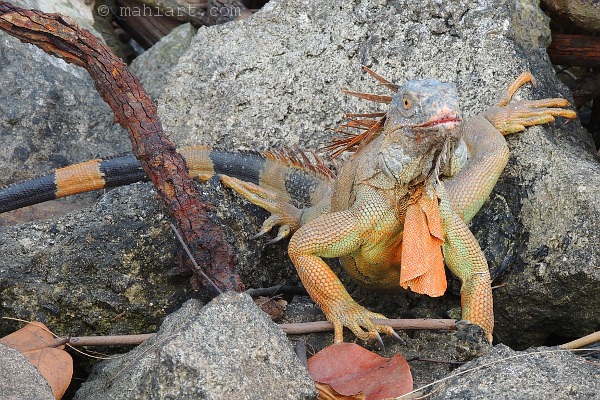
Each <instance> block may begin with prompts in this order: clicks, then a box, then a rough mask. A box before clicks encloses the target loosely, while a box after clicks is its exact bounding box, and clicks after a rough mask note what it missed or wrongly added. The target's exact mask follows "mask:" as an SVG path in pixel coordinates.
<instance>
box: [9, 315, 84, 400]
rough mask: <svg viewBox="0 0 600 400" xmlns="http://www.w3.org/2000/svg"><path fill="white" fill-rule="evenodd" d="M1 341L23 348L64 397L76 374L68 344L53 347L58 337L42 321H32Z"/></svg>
mask: <svg viewBox="0 0 600 400" xmlns="http://www.w3.org/2000/svg"><path fill="white" fill-rule="evenodd" d="M0 343H3V344H5V345H7V346H10V347H12V348H13V349H15V350H17V351H19V352H20V353H21V354H23V355H24V356H25V357H27V359H28V360H29V361H30V362H31V363H32V364H33V365H35V367H36V368H37V369H38V370H39V371H40V373H41V374H42V376H43V377H44V378H46V380H47V381H48V383H49V384H50V387H51V388H52V393H53V394H54V397H55V398H56V399H57V400H58V399H60V398H62V396H63V395H64V394H65V391H66V390H67V388H68V387H69V384H70V383H71V377H72V376H73V359H72V358H71V356H70V355H69V353H67V352H66V351H65V350H63V349H64V348H65V346H59V347H49V346H52V344H53V343H54V336H53V335H52V334H51V333H50V332H49V331H48V328H46V326H45V325H44V324H42V323H40V322H35V323H29V324H27V325H25V326H24V327H23V328H21V329H19V330H18V331H16V332H13V333H11V334H10V335H8V336H5V337H3V338H0Z"/></svg>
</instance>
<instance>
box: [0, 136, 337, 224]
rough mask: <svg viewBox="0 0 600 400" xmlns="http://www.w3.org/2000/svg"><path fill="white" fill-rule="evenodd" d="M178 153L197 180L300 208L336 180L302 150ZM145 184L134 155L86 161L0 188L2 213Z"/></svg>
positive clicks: (195, 149) (202, 149)
mask: <svg viewBox="0 0 600 400" xmlns="http://www.w3.org/2000/svg"><path fill="white" fill-rule="evenodd" d="M178 151H179V152H180V153H181V154H182V155H183V157H184V158H185V160H186V163H187V165H188V168H189V172H190V175H191V176H192V177H193V178H195V179H200V180H206V179H209V178H210V177H212V176H215V175H221V174H222V175H229V176H233V177H236V178H238V179H240V180H243V181H246V182H251V183H254V184H256V185H259V186H261V187H264V188H267V189H270V190H272V191H275V192H277V193H279V194H280V195H281V196H282V198H283V199H288V200H289V201H292V202H293V203H295V204H297V205H298V206H299V207H307V206H310V205H313V204H315V202H316V201H318V196H319V187H321V186H322V184H327V183H329V182H330V181H331V180H332V179H333V178H334V174H333V173H332V172H331V170H329V169H328V168H327V167H326V166H325V164H324V163H323V161H322V160H321V159H319V158H318V157H316V156H315V157H314V159H315V161H311V160H310V159H309V158H308V157H307V156H306V155H305V153H303V152H302V151H300V150H297V151H292V150H290V149H285V150H274V151H265V152H264V153H258V152H239V153H234V152H228V151H221V150H213V149H211V148H210V147H207V146H191V147H184V148H181V149H179V150H178ZM147 180H148V178H147V176H146V174H145V172H144V170H143V169H142V167H141V165H140V162H139V161H138V160H137V159H136V158H135V157H134V156H133V155H131V154H130V155H123V156H116V157H110V158H106V159H96V160H91V161H86V162H84V163H81V164H74V165H70V166H67V167H64V168H59V169H57V170H55V171H53V172H51V173H49V174H47V175H44V176H41V177H39V178H34V179H31V180H27V181H23V182H18V183H15V184H13V185H10V186H7V187H5V188H2V189H0V213H4V212H7V211H11V210H16V209H18V208H22V207H26V206H30V205H33V204H39V203H43V202H45V201H48V200H54V199H58V198H61V197H65V196H70V195H73V194H77V193H84V192H90V191H93V190H98V189H104V188H109V187H116V186H123V185H128V184H131V183H135V182H140V181H147Z"/></svg>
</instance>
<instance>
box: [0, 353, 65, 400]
mask: <svg viewBox="0 0 600 400" xmlns="http://www.w3.org/2000/svg"><path fill="white" fill-rule="evenodd" d="M0 397H2V400H21V399H39V400H54V395H53V394H52V389H50V385H49V384H48V381H47V380H46V379H44V377H43V376H42V374H40V371H39V370H38V369H37V368H36V367H34V366H33V364H31V363H30V362H29V360H28V359H27V358H25V356H24V355H23V354H21V353H19V352H18V351H17V350H15V349H13V348H12V347H8V346H6V345H4V344H2V343H0Z"/></svg>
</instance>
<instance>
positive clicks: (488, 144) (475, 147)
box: [444, 72, 576, 222]
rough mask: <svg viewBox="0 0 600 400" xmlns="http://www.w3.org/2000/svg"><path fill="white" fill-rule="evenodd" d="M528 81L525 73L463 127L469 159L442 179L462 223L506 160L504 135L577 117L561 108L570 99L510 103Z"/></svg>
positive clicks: (477, 206) (482, 199)
mask: <svg viewBox="0 0 600 400" xmlns="http://www.w3.org/2000/svg"><path fill="white" fill-rule="evenodd" d="M527 82H532V83H535V79H534V78H533V76H532V75H531V74H530V73H529V72H524V73H523V74H521V75H520V76H519V77H518V78H517V79H516V80H515V81H514V82H513V83H512V84H511V85H510V86H509V88H508V89H507V91H506V94H505V96H504V97H503V99H502V100H501V101H500V102H499V104H498V105H497V106H495V107H492V108H490V109H489V110H488V111H486V112H484V113H483V114H481V115H478V116H476V117H474V118H472V119H470V120H469V121H467V122H465V123H464V125H463V126H462V134H461V137H462V139H463V140H464V142H465V144H466V146H467V153H468V161H467V164H466V165H465V166H464V167H463V168H462V169H461V170H460V171H459V172H458V174H456V176H454V177H453V178H451V179H446V180H445V181H444V182H445V186H446V189H447V191H448V196H449V198H450V203H451V204H452V208H453V209H454V211H455V212H456V213H457V214H458V215H460V216H461V218H462V219H463V220H464V221H465V222H469V221H470V220H471V219H472V218H473V217H474V216H475V214H477V212H478V211H479V210H480V209H481V206H482V205H483V203H484V202H485V201H486V200H487V199H488V197H489V195H490V193H491V192H492V189H493V188H494V186H495V185H496V182H497V181H498V179H499V178H500V174H501V173H502V171H503V170H504V167H505V166H506V163H507V162H508V156H509V151H508V146H507V144H506V140H505V139H504V137H503V135H507V134H510V133H516V132H520V131H523V130H525V129H526V127H529V126H534V125H541V124H546V123H550V122H552V121H554V117H556V116H562V117H565V118H575V117H576V113H575V111H573V110H568V109H565V108H563V107H566V106H568V105H569V102H568V101H567V100H565V99H561V98H554V99H541V100H521V101H516V102H512V103H511V102H510V101H511V99H512V97H513V95H514V93H515V92H516V91H517V90H518V89H519V88H520V87H521V86H522V85H524V84H525V83H527Z"/></svg>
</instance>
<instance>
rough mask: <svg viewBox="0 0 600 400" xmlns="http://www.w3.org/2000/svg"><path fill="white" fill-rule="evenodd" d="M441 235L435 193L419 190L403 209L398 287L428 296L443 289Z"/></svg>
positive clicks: (444, 282) (435, 294)
mask: <svg viewBox="0 0 600 400" xmlns="http://www.w3.org/2000/svg"><path fill="white" fill-rule="evenodd" d="M411 200H412V199H411ZM443 238H444V231H443V229H442V223H441V220H440V213H439V208H438V199H437V196H433V198H429V197H428V196H427V195H426V194H424V193H423V192H421V194H419V197H418V199H416V201H411V202H410V203H409V205H408V208H407V209H406V217H405V220H404V233H403V234H402V255H401V261H400V264H401V268H400V286H401V287H403V288H404V289H406V288H410V289H411V290H412V291H413V292H416V293H421V294H426V295H428V296H431V297H438V296H441V295H443V294H444V293H445V292H446V286H447V281H446V271H445V270H444V257H443V256H442V243H443V242H444V239H443Z"/></svg>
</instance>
